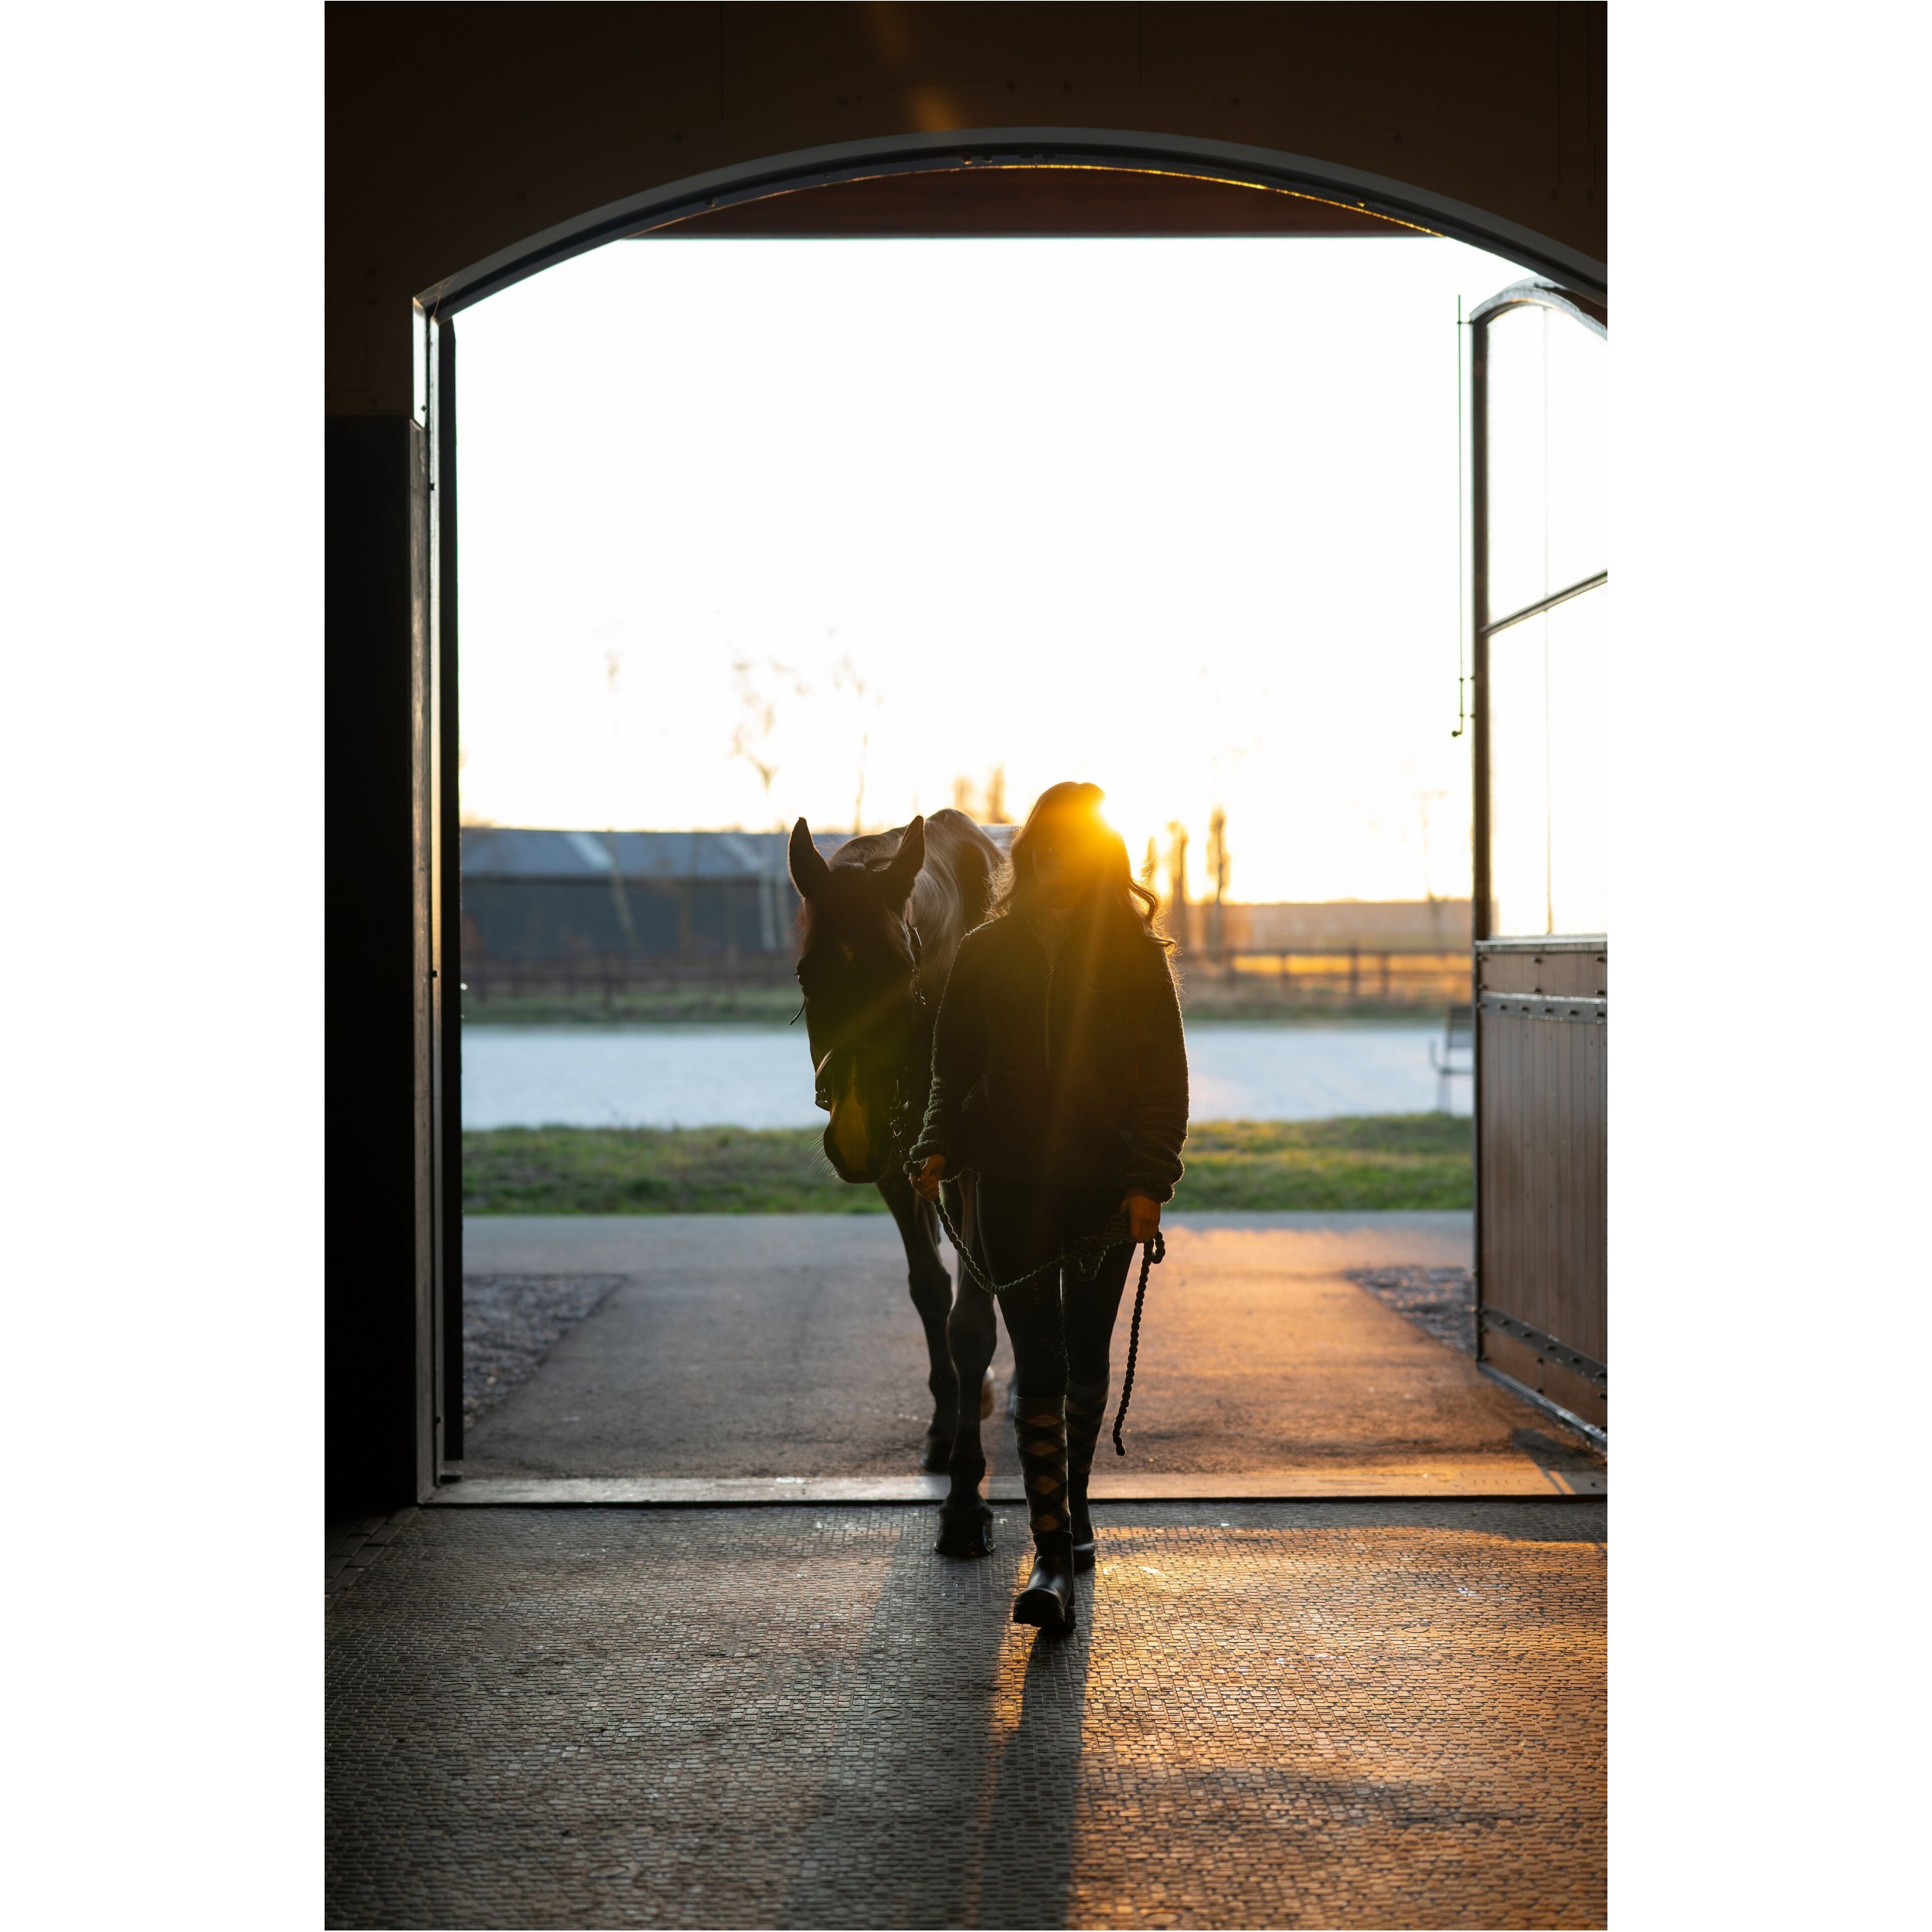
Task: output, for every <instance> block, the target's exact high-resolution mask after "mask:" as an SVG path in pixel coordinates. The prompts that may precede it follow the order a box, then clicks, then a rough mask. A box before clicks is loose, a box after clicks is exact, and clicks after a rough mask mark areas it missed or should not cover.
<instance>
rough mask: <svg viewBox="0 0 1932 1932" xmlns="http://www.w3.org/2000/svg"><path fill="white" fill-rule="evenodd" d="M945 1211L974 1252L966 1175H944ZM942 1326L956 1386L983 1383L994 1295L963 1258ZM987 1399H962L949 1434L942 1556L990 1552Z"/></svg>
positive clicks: (992, 1335) (993, 1331) (994, 1332)
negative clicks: (983, 1488) (982, 1489)
mask: <svg viewBox="0 0 1932 1932" xmlns="http://www.w3.org/2000/svg"><path fill="white" fill-rule="evenodd" d="M944 1185H945V1187H946V1189H947V1196H946V1206H947V1212H948V1213H950V1214H951V1216H952V1217H953V1225H954V1226H955V1227H957V1228H958V1229H959V1230H960V1231H961V1233H963V1234H964V1236H966V1240H967V1242H968V1245H969V1246H970V1247H971V1249H972V1250H973V1252H974V1253H975V1257H976V1258H977V1257H978V1254H979V1252H980V1249H979V1240H978V1226H977V1216H976V1213H975V1207H976V1203H975V1201H974V1199H973V1189H972V1187H971V1182H970V1179H968V1180H967V1181H966V1182H965V1184H964V1186H963V1188H962V1186H961V1184H960V1183H957V1182H951V1181H948V1182H945V1183H944ZM946 1332H947V1337H948V1338H949V1339H950V1341H951V1348H952V1358H953V1368H954V1372H955V1373H956V1374H957V1376H958V1377H959V1386H960V1387H961V1389H971V1388H974V1387H976V1386H977V1387H978V1388H980V1389H981V1390H982V1391H984V1390H985V1388H986V1386H987V1384H988V1377H989V1376H990V1374H991V1372H992V1359H993V1346H994V1344H995V1342H997V1341H998V1329H997V1328H996V1326H995V1318H994V1315H993V1298H992V1296H991V1295H990V1294H988V1293H987V1292H986V1291H985V1289H984V1288H982V1287H980V1285H979V1284H978V1283H977V1282H976V1281H974V1279H973V1278H972V1277H971V1274H968V1272H967V1269H966V1264H965V1263H964V1261H963V1260H962V1261H961V1263H960V1265H959V1285H958V1287H957V1289H956V1290H955V1291H954V1295H953V1309H952V1315H951V1318H950V1320H949V1321H947V1327H946ZM986 1407H987V1404H986V1403H985V1400H983V1399H982V1400H981V1401H979V1402H972V1401H968V1400H961V1403H960V1405H959V1427H958V1430H957V1434H955V1435H954V1437H953V1454H952V1461H951V1465H950V1474H951V1481H950V1483H949V1484H948V1485H947V1496H946V1500H945V1502H944V1504H943V1505H941V1506H940V1512H939V1542H938V1545H937V1548H938V1550H939V1553H940V1555H941V1556H991V1555H992V1553H993V1512H992V1510H991V1509H988V1507H987V1505H986V1504H985V1501H984V1500H983V1499H982V1498H981V1495H980V1493H979V1485H981V1482H983V1481H985V1477H986V1452H985V1447H984V1446H983V1445H982V1444H981V1440H980V1434H979V1424H980V1418H981V1416H982V1415H983V1414H985V1411H986Z"/></svg>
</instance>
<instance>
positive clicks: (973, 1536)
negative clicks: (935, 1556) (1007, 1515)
mask: <svg viewBox="0 0 1932 1932" xmlns="http://www.w3.org/2000/svg"><path fill="white" fill-rule="evenodd" d="M933 1547H934V1549H936V1550H937V1552H938V1553H939V1554H940V1556H967V1557H975V1556H991V1555H992V1553H993V1512H992V1511H991V1510H990V1509H988V1508H987V1507H986V1506H985V1504H984V1503H982V1504H981V1505H980V1506H979V1507H978V1509H942V1510H940V1512H939V1541H938V1542H937V1543H934V1545H933Z"/></svg>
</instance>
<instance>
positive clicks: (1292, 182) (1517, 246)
mask: <svg viewBox="0 0 1932 1932" xmlns="http://www.w3.org/2000/svg"><path fill="white" fill-rule="evenodd" d="M964 168H1102V169H1108V170H1118V171H1122V172H1146V173H1157V174H1164V175H1187V176H1189V177H1190V178H1192V179H1197V180H1202V181H1207V182H1222V183H1225V184H1226V185H1230V186H1236V187H1243V188H1248V189H1258V190H1262V191H1264V192H1274V193H1278V194H1289V195H1294V196H1300V197H1303V198H1304V199H1315V200H1318V201H1324V202H1335V203H1338V204H1339V205H1341V206H1345V207H1349V208H1352V209H1359V210H1362V211H1364V212H1366V213H1371V214H1376V215H1379V216H1383V217H1384V218H1385V219H1388V220H1389V221H1390V222H1391V223H1395V224H1396V225H1399V226H1406V227H1408V228H1410V229H1411V230H1415V231H1417V232H1419V233H1424V234H1434V235H1440V236H1447V237H1449V238H1451V239H1453V240H1459V241H1464V242H1468V243H1471V245H1473V246H1475V247H1479V248H1481V249H1484V250H1487V251H1488V252H1489V253H1493V254H1495V255H1498V256H1500V257H1502V258H1504V259H1505V260H1512V261H1515V262H1517V263H1519V264H1521V265H1522V267H1526V268H1528V269H1530V270H1536V271H1539V272H1540V273H1542V274H1555V275H1560V276H1561V277H1562V278H1563V282H1562V284H1561V285H1560V286H1559V285H1558V284H1556V283H1555V282H1549V281H1528V282H1524V283H1519V284H1516V285H1515V287H1514V288H1512V289H1511V290H1509V291H1505V293H1504V294H1503V295H1502V296H1498V297H1497V298H1495V299H1494V301H1492V302H1491V303H1487V304H1484V306H1483V308H1481V309H1479V310H1478V311H1477V312H1476V315H1475V316H1472V317H1471V318H1470V319H1471V331H1470V334H1471V340H1472V342H1475V341H1480V340H1481V331H1480V329H1479V328H1477V327H1475V323H1476V321H1477V319H1478V317H1480V318H1481V319H1482V320H1483V321H1485V322H1486V321H1487V320H1488V318H1489V316H1490V315H1492V314H1494V313H1498V312H1500V308H1501V307H1502V306H1506V305H1513V303H1512V301H1508V300H1506V298H1514V301H1540V302H1544V303H1546V304H1548V305H1549V306H1552V307H1560V308H1565V309H1566V310H1567V311H1569V312H1570V313H1572V314H1573V315H1577V316H1578V317H1579V318H1580V319H1585V320H1591V319H1592V318H1593V317H1595V316H1598V315H1600V314H1601V312H1602V311H1601V304H1602V303H1603V302H1604V301H1605V300H1606V299H1607V295H1608V291H1609V271H1608V269H1607V267H1606V266H1605V264H1603V263H1601V262H1600V261H1597V260H1594V258H1592V257H1589V256H1587V255H1584V254H1583V253H1580V252H1579V251H1578V250H1575V249H1573V248H1570V247H1567V246H1566V245H1565V244H1564V243H1560V242H1558V241H1556V240H1553V239H1552V238H1551V237H1549V236H1546V235H1543V234H1539V233H1537V232H1536V230H1532V229H1529V228H1526V227H1524V226H1522V225H1521V224H1520V223H1515V222H1512V221H1509V220H1507V219H1505V218H1504V217H1502V216H1498V215H1493V214H1490V213H1487V212H1485V210H1483V209H1479V208H1475V207H1472V206H1469V205H1468V203H1465V202H1458V201H1455V200H1453V199H1451V198H1450V197H1448V196H1442V195H1437V194H1435V193H1434V192H1430V191H1429V190H1427V189H1419V188H1417V187H1414V186H1413V185H1410V184H1409V183H1406V182H1400V181H1396V180H1393V179H1390V178H1389V177H1388V176H1386V175H1375V174H1371V173H1369V172H1366V171H1365V170H1363V169H1360V168H1348V167H1343V166H1340V165H1336V164H1335V163H1332V162H1323V161H1320V160H1318V159H1315V158H1312V157H1311V156H1308V155H1291V154H1287V153H1284V152H1282V151H1278V150H1275V149H1271V148H1256V147H1251V146H1248V145H1243V144H1241V143H1237V142H1233V141H1208V140H1202V139H1195V138H1179V137H1175V136H1172V135H1167V134H1149V133H1137V132H1132V131H1111V130H1101V129H1093V128H996V129H989V130H977V131H975V130H963V131H948V132H945V133H942V134H902V135H892V136H887V137H885V138H881V139H878V140H871V141H847V142H840V143H837V144H835V145H830V146H827V147H823V148H808V149H801V150H798V151H794V152H792V153H790V154H784V155H772V156H769V157H767V158H764V159H762V160H758V161H753V162H743V163H740V164H738V165H734V166H733V167H730V168H719V169H716V170H714V171H713V172H710V173H708V174H703V175H691V176H688V177H686V178H685V179H682V180H681V181H676V182H668V183H665V184H664V185H662V186H659V187H656V188H652V189H646V190H645V191H644V192H641V193H640V194H638V195H634V196H629V197H627V198H626V199H624V200H622V201H621V202H612V203H610V204H607V205H606V206H604V207H601V208H597V209H590V210H588V211H587V212H586V213H583V215H580V216H577V217H575V218H574V219H572V220H570V221H568V222H564V223H559V224H558V225H557V226H554V227H552V228H549V229H546V230H543V231H542V232H541V233H538V234H536V235H533V236H530V237H529V238H528V239H527V240H524V241H522V242H519V243H515V244H514V245H512V247H509V248H505V249H501V250H498V251H496V252H495V253H493V254H492V255H488V256H486V257H484V259H483V260H481V261H478V262H476V263H473V264H471V265H470V266H468V267H465V268H463V269H460V270H457V271H456V272H455V273H454V274H450V275H447V276H445V277H443V278H442V279H441V280H440V281H437V282H436V283H435V284H432V286H430V287H428V288H427V289H425V290H424V291H422V293H421V294H419V295H418V296H417V297H416V298H415V308H416V310H417V340H418V342H419V345H420V354H421V356H422V365H421V366H422V369H423V379H422V382H421V384H420V392H419V395H420V409H421V412H422V413H421V417H420V427H421V430H422V432H423V437H424V440H425V441H426V444H427V462H426V464H425V468H426V471H427V479H426V485H425V488H424V497H425V502H424V509H423V515H422V517H421V518H420V519H413V522H412V549H413V551H414V553H415V557H414V562H415V565H416V568H415V571H414V577H415V583H416V587H417V599H418V601H419V610H420V621H419V622H418V623H417V625H416V627H415V630H416V646H415V648H416V650H417V658H418V669H419V672H420V683H421V688H422V689H423V691H424V692H425V693H426V696H427V706H426V707H425V710H424V713H423V715H421V716H420V717H419V719H417V723H416V728H417V731H418V733H419V734H420V735H419V743H420V755H419V756H418V757H417V759H416V760H415V761H414V763H413V788H414V792H415V798H414V800H413V804H414V808H415V811H416V815H417V824H418V825H419V827H421V828H423V831H422V832H421V833H420V835H419V852H420V853H421V854H422V855H423V856H422V859H421V861H420V862H419V865H418V866H417V908H416V911H417V926H418V930H419V932H420V934H421V935H422V938H421V940H420V944H419V946H418V949H417V954H418V958H417V971H418V975H419V984H418V995H419V997H418V1001H417V1015H418V1018H417V1043H416V1058H417V1081H418V1102H419V1104H418V1114H419V1121H420V1123H421V1124H420V1126H419V1139H420V1140H424V1141H426V1142H427V1146H426V1148H424V1149H423V1152H422V1153H421V1154H420V1155H419V1183H418V1184H419V1188H420V1189H422V1190H423V1196H422V1198H420V1199H419V1202H418V1212H417V1241H418V1247H419V1253H418V1257H417V1272H418V1279H419V1284H420V1287H419V1292H418V1317H417V1347H418V1350H419V1372H418V1376H417V1389H418V1400H417V1439H418V1444H419V1448H418V1454H417V1468H418V1471H419V1481H420V1485H421V1487H422V1488H423V1492H424V1493H425V1494H427V1491H428V1490H429V1489H430V1488H434V1485H435V1484H436V1483H437V1482H439V1481H448V1480H451V1479H454V1478H457V1476H459V1475H460V1470H458V1469H457V1468H455V1467H454V1466H453V1465H455V1464H460V1462H461V1459H462V1454H463V1446H464V1444H463V1363H462V1341H461V1338H462V1327H463V1280H462V1276H463V1217H462V1199H461V1195H462V1190H461V1173H462V1044H461V1040H462V1029H461V986H462V944H461V932H462V910H461V887H462V846H461V837H462V835H461V817H460V811H459V804H458V798H459V792H458V784H457V764H458V748H459V742H460V739H459V723H458V721H459V713H460V688H459V683H458V675H459V666H458V661H457V604H458V597H457V581H458V572H457V434H456V425H457V405H456V335H455V328H454V318H455V317H456V315H457V314H458V313H460V312H461V311H462V310H463V309H464V308H468V306H469V305H470V304H471V303H473V302H477V301H482V300H483V299H484V298H485V297H487V296H489V295H493V294H498V293H499V292H500V291H502V290H504V289H505V288H509V287H512V286H513V285H514V284H516V283H517V282H519V281H525V280H526V279H527V278H528V277H530V276H532V275H536V274H541V273H542V272H543V270H545V269H546V268H550V267H555V266H556V264H558V263H560V262H562V261H566V260H570V258H571V257H573V256H577V255H580V254H584V253H588V252H589V251H590V250H592V249H594V248H597V247H602V246H603V245H604V243H607V242H611V241H616V240H621V239H624V238H625V237H627V236H640V235H644V234H648V233H651V231H653V230H658V229H663V228H668V227H671V226H674V225H675V224H676V223H679V222H680V221H682V220H685V219H689V217H691V216H693V215H696V214H700V213H706V212H708V211H709V210H710V209H714V208H718V207H722V206H726V205H729V204H731V203H736V202H753V201H757V200H760V199H764V198H765V197H767V196H774V195H781V194H787V193H791V192H797V191H799V190H802V189H811V188H816V187H822V186H825V185H828V184H831V183H834V182H841V181H856V180H862V179H875V178H877V177H879V176H881V175H922V174H931V175H944V174H951V173H954V172H957V171H959V170H961V169H964ZM1532 291H1533V292H1532ZM1594 325H1595V326H1597V327H1601V323H1600V321H1596V322H1594ZM419 525H420V528H419ZM1478 554H1479V556H1480V550H1479V553H1478ZM1486 594H1487V586H1486V583H1480V581H1479V587H1478V595H1479V596H1483V597H1486ZM1480 608H1481V611H1482V617H1481V619H1480V620H1479V624H1478V631H1477V634H1476V642H1475V669H1476V672H1477V676H1476V678H1475V737H1474V740H1473V743H1472V750H1473V751H1474V752H1475V764H1476V770H1477V773H1478V779H1477V784H1478V794H1477V797H1478V811H1480V812H1481V814H1482V815H1483V817H1482V819H1481V823H1482V825H1483V828H1484V831H1485V835H1486V831H1487V811H1488V798H1487V785H1488V774H1487V769H1486V767H1485V763H1484V759H1485V752H1486V747H1487V741H1488V722H1487V716H1486V688H1485V683H1484V682H1483V678H1482V675H1481V674H1482V672H1484V670H1485V668H1486V663H1487V652H1486V648H1485V634H1484V632H1483V631H1482V629H1481V621H1486V607H1480ZM1492 628H1500V627H1492ZM1477 849H1478V855H1479V856H1478V864H1479V866H1481V868H1482V871H1481V875H1480V876H1481V877H1482V878H1483V879H1485V883H1486V880H1487V868H1488V853H1487V849H1486V846H1485V844H1484V842H1483V841H1482V840H1481V839H1480V838H1479V839H1478V848H1477ZM1475 917H1477V918H1478V919H1482V918H1484V917H1486V906H1482V905H1481V904H1480V903H1479V905H1478V908H1477V909H1476V911H1475ZM452 991H453V992H456V993H457V995H458V998H457V1002H455V1003H454V1004H452V1003H451V1002H448V1001H447V998H446V995H447V994H448V993H449V992H452ZM1480 1024H1481V1022H1480V1019H1479V1018H1478V1026H1480ZM1478 1046H1480V1043H1479V1042H1478ZM1478 1061H1480V1053H1479V1052H1478ZM1472 1084H1473V1085H1474V1087H1475V1103H1474V1104H1475V1106H1476V1107H1478V1109H1480V1107H1481V1077H1480V1074H1479V1073H1478V1076H1477V1077H1476V1078H1475V1081H1474V1082H1473V1083H1472ZM1478 1202H1480V1193H1478ZM1478 1212H1480V1207H1479V1208H1478Z"/></svg>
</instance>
